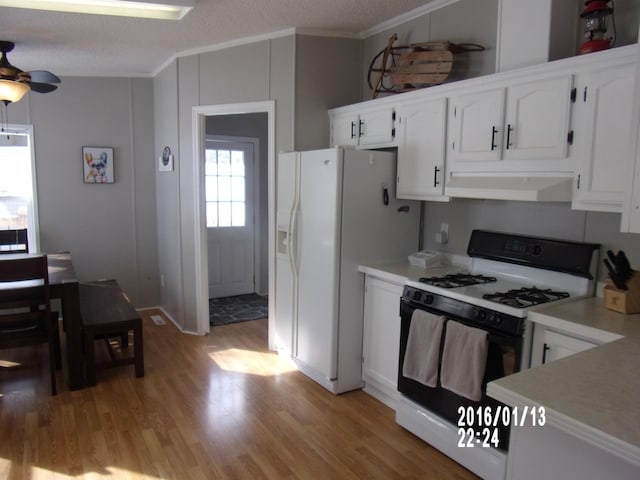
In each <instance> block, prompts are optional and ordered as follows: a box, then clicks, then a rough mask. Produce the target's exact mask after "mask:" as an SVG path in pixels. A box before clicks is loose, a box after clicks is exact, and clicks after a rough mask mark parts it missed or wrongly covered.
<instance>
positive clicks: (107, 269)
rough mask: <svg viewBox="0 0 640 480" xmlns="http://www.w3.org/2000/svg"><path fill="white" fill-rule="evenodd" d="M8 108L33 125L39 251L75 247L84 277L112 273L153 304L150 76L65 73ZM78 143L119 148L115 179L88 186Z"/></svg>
mask: <svg viewBox="0 0 640 480" xmlns="http://www.w3.org/2000/svg"><path fill="white" fill-rule="evenodd" d="M8 114H9V121H10V123H19V124H33V125H34V137H35V143H34V146H35V155H36V175H37V181H38V207H39V214H40V219H39V220H40V240H41V248H42V250H43V251H46V252H55V251H58V250H69V251H70V252H71V254H72V256H73V262H74V266H75V268H76V272H77V274H78V277H79V279H80V280H81V281H86V280H94V279H100V278H115V279H116V280H117V281H118V283H119V284H120V285H121V286H122V287H123V289H124V290H125V291H126V292H127V294H128V295H129V296H130V297H131V299H132V300H133V302H134V304H135V305H136V306H137V307H149V306H154V305H157V304H158V301H159V295H158V269H157V244H156V235H155V231H156V209H155V200H154V199H155V195H156V190H155V176H154V173H153V172H154V168H155V163H154V157H153V149H152V145H153V118H154V114H153V82H152V81H151V80H150V79H127V78H83V77H65V78H62V83H61V85H60V87H59V88H58V90H56V91H54V92H51V93H48V94H46V95H42V94H38V93H29V94H28V95H27V97H26V98H25V99H23V100H21V101H20V102H18V103H16V104H11V105H9V106H8ZM82 146H106V147H112V148H113V149H114V165H115V179H116V181H115V183H114V184H106V185H95V184H94V185H90V184H85V183H83V173H82V165H83V160H82Z"/></svg>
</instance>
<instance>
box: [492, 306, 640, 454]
mask: <svg viewBox="0 0 640 480" xmlns="http://www.w3.org/2000/svg"><path fill="white" fill-rule="evenodd" d="M529 318H530V319H531V320H533V321H534V322H539V323H543V324H544V325H546V326H548V327H556V328H558V329H559V330H563V331H566V332H569V333H576V334H578V335H583V336H587V337H589V338H593V339H597V340H599V341H602V342H608V343H604V344H603V345H600V346H598V347H595V348H592V349H590V350H586V351H584V352H580V353H577V354H575V355H572V356H570V357H566V358H563V359H561V360H556V361H554V362H550V363H548V364H546V365H543V366H540V367H537V368H532V369H529V370H525V371H522V372H520V373H517V374H515V375H510V376H508V377H504V378H501V379H499V380H496V381H493V382H491V383H489V385H488V386H487V394H488V395H489V396H491V397H493V398H495V399H496V400H499V401H501V402H503V403H506V404H507V405H511V406H517V407H520V408H523V407H525V406H529V407H531V406H544V407H545V410H546V417H547V421H548V422H549V424H553V425H555V426H556V427H557V428H559V429H561V430H563V431H565V432H568V433H570V434H572V435H574V436H576V437H577V438H579V439H580V440H582V441H585V442H587V443H591V444H593V445H596V446H597V447H598V448H601V449H604V450H606V451H608V452H610V453H613V454H615V455H618V456H619V457H621V458H623V459H625V460H627V461H630V462H632V463H634V464H636V465H639V466H640V314H635V315H622V314H620V313H616V312H613V311H611V310H608V309H606V308H605V307H604V306H603V301H602V298H600V297H592V298H587V299H584V300H578V301H576V302H569V303H564V304H559V305H556V306H552V305H550V306H548V307H546V308H544V309H541V310H538V311H536V312H531V313H530V315H529Z"/></svg>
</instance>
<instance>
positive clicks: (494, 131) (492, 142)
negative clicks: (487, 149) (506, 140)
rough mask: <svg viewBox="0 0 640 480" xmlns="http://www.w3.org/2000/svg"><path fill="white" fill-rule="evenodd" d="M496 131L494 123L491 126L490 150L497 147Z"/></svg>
mask: <svg viewBox="0 0 640 480" xmlns="http://www.w3.org/2000/svg"><path fill="white" fill-rule="evenodd" d="M496 133H498V129H497V128H496V127H495V125H494V126H493V127H491V151H492V152H493V151H494V150H495V149H496V148H498V145H497V144H496Z"/></svg>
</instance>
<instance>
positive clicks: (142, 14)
mask: <svg viewBox="0 0 640 480" xmlns="http://www.w3.org/2000/svg"><path fill="white" fill-rule="evenodd" d="M193 6H194V0H0V7H16V8H29V9H33V10H49V11H54V12H72V13H90V14H97V15H116V16H123V17H139V18H155V19H160V20H180V19H181V18H182V17H184V16H185V15H186V14H187V13H188V12H189V11H190V10H191V9H192V8H193Z"/></svg>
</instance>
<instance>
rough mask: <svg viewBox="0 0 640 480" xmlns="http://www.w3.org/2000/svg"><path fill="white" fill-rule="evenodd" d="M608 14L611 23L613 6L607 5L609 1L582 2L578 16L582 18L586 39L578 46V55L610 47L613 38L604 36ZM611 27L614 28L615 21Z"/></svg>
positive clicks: (593, 0)
mask: <svg viewBox="0 0 640 480" xmlns="http://www.w3.org/2000/svg"><path fill="white" fill-rule="evenodd" d="M609 16H611V19H612V23H613V6H611V5H609V1H605V0H587V1H586V2H584V10H583V11H582V13H581V14H580V18H584V36H585V38H586V39H587V41H586V42H584V43H583V44H582V45H581V46H580V50H579V53H580V55H582V54H584V53H592V52H599V51H600V50H606V49H608V48H611V46H612V45H613V42H614V38H612V37H605V34H606V33H607V19H608V18H609ZM613 27H614V30H615V23H614V24H613Z"/></svg>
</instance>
